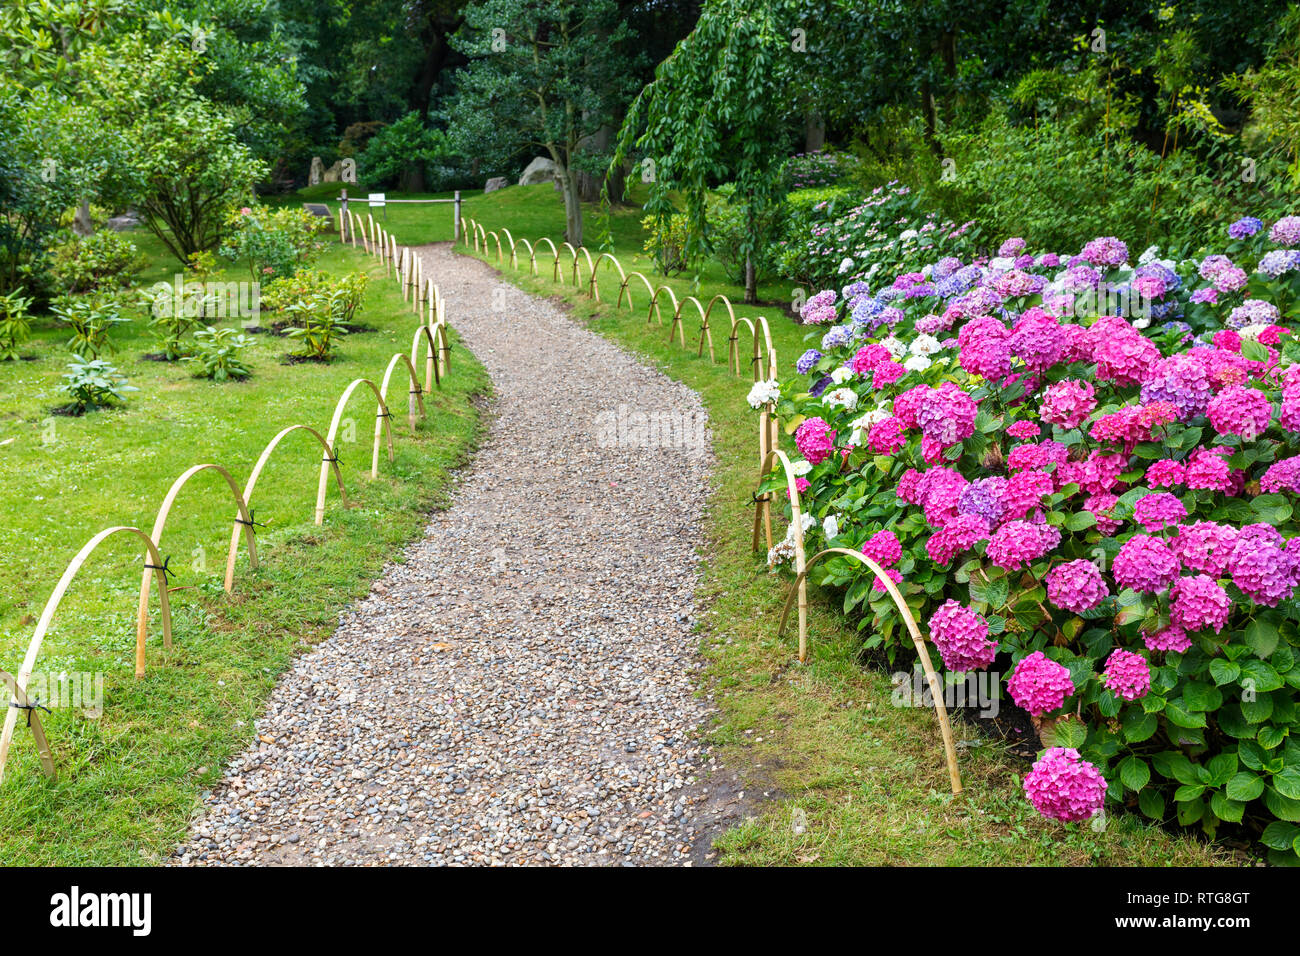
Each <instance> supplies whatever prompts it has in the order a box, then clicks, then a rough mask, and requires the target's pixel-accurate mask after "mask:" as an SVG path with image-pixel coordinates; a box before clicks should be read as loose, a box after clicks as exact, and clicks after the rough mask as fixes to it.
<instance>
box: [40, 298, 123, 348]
mask: <svg viewBox="0 0 1300 956" xmlns="http://www.w3.org/2000/svg"><path fill="white" fill-rule="evenodd" d="M54 314H55V315H56V316H58V318H59V320H60V321H61V322H64V323H66V324H67V325H69V326H71V328H72V338H70V339H69V340H68V351H70V352H71V353H72V354H73V355H75V356H77V357H78V358H81V359H97V358H99V356H100V353H101V352H108V353H110V354H111V353H113V352H116V351H117V346H116V345H115V344H114V343H113V341H112V339H110V338H109V333H110V332H112V331H113V329H114V328H115V327H116V326H119V325H125V324H127V323H129V322H130V321H131V320H130V319H124V318H122V316H121V315H120V314H119V313H118V311H117V304H116V303H115V302H114V301H113V300H112V299H107V298H105V299H98V298H89V297H87V298H78V299H74V298H72V297H70V296H64V297H63V298H62V299H60V300H58V301H57V302H56V303H55V304H54Z"/></svg>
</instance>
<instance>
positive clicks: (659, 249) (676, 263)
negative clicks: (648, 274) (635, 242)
mask: <svg viewBox="0 0 1300 956" xmlns="http://www.w3.org/2000/svg"><path fill="white" fill-rule="evenodd" d="M641 227H642V228H643V229H645V230H646V231H647V232H648V233H650V235H649V237H648V238H647V239H646V241H645V246H644V248H645V251H646V252H648V253H650V255H652V256H654V260H655V265H657V266H658V267H659V271H660V272H662V273H663V274H664V275H666V276H671V275H677V274H678V273H679V272H683V271H685V269H686V267H687V266H688V265H690V262H689V261H688V260H687V257H686V240H687V235H688V230H687V225H686V216H685V215H684V214H683V213H676V214H674V215H672V216H670V217H669V218H668V219H667V220H666V221H664V222H663V223H660V222H659V221H658V220H657V219H656V218H655V217H654V216H646V217H645V218H644V219H642V220H641Z"/></svg>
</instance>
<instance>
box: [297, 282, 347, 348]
mask: <svg viewBox="0 0 1300 956" xmlns="http://www.w3.org/2000/svg"><path fill="white" fill-rule="evenodd" d="M346 310H347V293H346V292H344V291H343V290H342V289H330V290H328V291H324V292H319V293H316V294H314V295H310V296H307V297H306V298H305V299H299V300H298V301H296V302H292V303H290V304H289V305H287V306H286V307H285V311H286V312H288V313H289V314H291V315H292V316H293V317H294V319H295V320H296V321H297V322H298V325H297V326H295V327H294V328H291V329H289V331H288V335H289V337H290V338H295V339H299V340H301V342H302V351H300V352H298V353H296V354H297V355H299V356H301V357H302V358H307V359H311V360H313V361H316V362H329V361H331V360H332V359H333V358H334V349H335V347H336V346H337V345H338V339H339V338H340V337H342V336H344V335H347V334H348V330H347V328H346V325H345V323H344V315H345V314H346Z"/></svg>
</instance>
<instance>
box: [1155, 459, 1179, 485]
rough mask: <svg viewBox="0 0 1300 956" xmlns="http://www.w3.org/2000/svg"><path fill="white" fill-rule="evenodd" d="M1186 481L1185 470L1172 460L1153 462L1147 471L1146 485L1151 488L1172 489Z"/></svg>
mask: <svg viewBox="0 0 1300 956" xmlns="http://www.w3.org/2000/svg"><path fill="white" fill-rule="evenodd" d="M1186 481H1187V468H1186V467H1185V466H1184V465H1183V464H1182V463H1181V462H1177V461H1174V460H1173V459H1172V458H1162V459H1161V460H1160V461H1153V462H1152V463H1151V467H1150V468H1148V469H1147V484H1148V485H1150V486H1151V487H1152V488H1173V487H1174V486H1175V485H1181V484H1183V483H1185V482H1186Z"/></svg>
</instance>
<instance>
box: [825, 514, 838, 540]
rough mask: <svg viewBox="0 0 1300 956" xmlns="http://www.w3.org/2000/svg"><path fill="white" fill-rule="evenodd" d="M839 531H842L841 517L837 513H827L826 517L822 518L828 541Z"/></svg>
mask: <svg viewBox="0 0 1300 956" xmlns="http://www.w3.org/2000/svg"><path fill="white" fill-rule="evenodd" d="M839 533H840V521H839V518H837V517H836V516H835V515H827V516H826V517H825V518H823V519H822V534H824V535H826V540H827V541H829V540H830V539H831V538H833V537H835V536H836V535H837V534H839Z"/></svg>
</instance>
